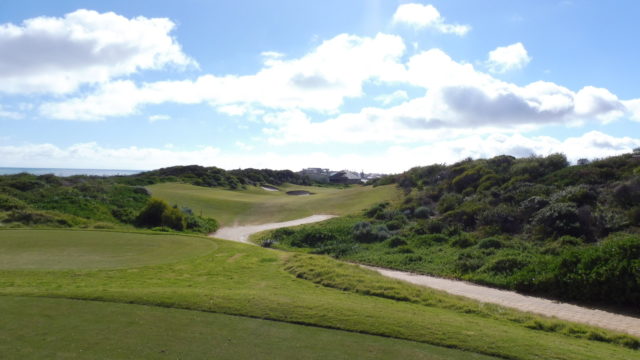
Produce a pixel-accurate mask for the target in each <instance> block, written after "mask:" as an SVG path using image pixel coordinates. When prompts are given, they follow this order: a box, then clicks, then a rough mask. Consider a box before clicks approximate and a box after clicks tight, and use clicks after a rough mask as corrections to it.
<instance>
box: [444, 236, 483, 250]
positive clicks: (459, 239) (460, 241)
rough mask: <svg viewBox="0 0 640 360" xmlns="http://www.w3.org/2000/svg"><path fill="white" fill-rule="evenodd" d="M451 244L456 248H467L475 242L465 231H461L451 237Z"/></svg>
mask: <svg viewBox="0 0 640 360" xmlns="http://www.w3.org/2000/svg"><path fill="white" fill-rule="evenodd" d="M449 243H450V244H451V246H453V247H457V248H462V249H464V248H468V247H470V246H473V245H475V244H476V240H475V239H474V238H473V236H471V235H470V234H467V233H461V234H458V235H456V236H454V237H452V238H451V240H450V242H449Z"/></svg>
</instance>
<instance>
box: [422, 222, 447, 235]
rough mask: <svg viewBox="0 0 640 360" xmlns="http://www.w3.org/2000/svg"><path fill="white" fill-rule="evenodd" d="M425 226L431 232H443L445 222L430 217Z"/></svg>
mask: <svg viewBox="0 0 640 360" xmlns="http://www.w3.org/2000/svg"><path fill="white" fill-rule="evenodd" d="M424 228H425V230H426V231H427V233H429V234H441V233H442V232H443V231H444V229H445V224H443V223H442V221H440V220H436V219H430V220H427V222H426V223H425V224H424Z"/></svg>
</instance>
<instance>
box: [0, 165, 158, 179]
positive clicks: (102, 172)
mask: <svg viewBox="0 0 640 360" xmlns="http://www.w3.org/2000/svg"><path fill="white" fill-rule="evenodd" d="M143 171H146V170H123V169H69V168H27V167H24V168H22V167H0V175H14V174H20V173H28V174H32V175H46V174H53V175H55V176H60V177H66V176H75V175H87V176H118V175H134V174H138V173H141V172H143Z"/></svg>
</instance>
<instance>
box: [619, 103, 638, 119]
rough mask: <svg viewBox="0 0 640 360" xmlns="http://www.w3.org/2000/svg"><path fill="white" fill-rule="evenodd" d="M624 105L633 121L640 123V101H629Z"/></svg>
mask: <svg viewBox="0 0 640 360" xmlns="http://www.w3.org/2000/svg"><path fill="white" fill-rule="evenodd" d="M622 103H623V105H624V106H625V107H626V108H627V109H628V110H629V112H630V114H631V119H633V120H635V121H640V99H633V100H627V101H623V102H622Z"/></svg>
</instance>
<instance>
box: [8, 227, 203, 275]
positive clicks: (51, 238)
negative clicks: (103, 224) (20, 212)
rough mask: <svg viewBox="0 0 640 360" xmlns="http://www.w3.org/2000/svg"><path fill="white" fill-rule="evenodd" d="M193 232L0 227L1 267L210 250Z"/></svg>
mask: <svg viewBox="0 0 640 360" xmlns="http://www.w3.org/2000/svg"><path fill="white" fill-rule="evenodd" d="M214 249H215V244H214V243H212V242H211V241H208V240H207V239H203V238H200V237H193V236H181V235H163V234H149V233H147V234H145V233H121V232H104V231H90V232H88V231H65V230H2V231H0V269H5V270H6V269H104V268H124V267H138V266H143V265H152V264H159V263H165V262H172V261H178V260H183V259H186V258H190V257H193V256H196V255H199V254H206V253H210V252H211V251H212V250H214Z"/></svg>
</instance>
